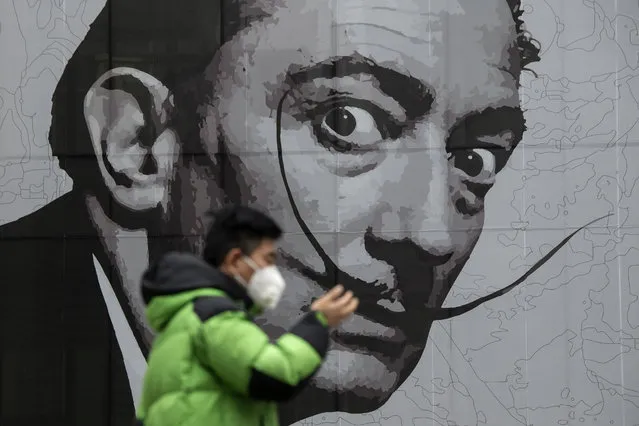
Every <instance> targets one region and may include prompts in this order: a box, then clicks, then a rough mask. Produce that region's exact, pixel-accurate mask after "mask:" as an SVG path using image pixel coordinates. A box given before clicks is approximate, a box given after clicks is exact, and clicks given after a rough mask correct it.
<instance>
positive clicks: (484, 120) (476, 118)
mask: <svg viewBox="0 0 639 426" xmlns="http://www.w3.org/2000/svg"><path fill="white" fill-rule="evenodd" d="M506 131H510V132H512V133H513V138H512V140H511V141H505V140H503V141H501V142H502V143H503V145H501V146H500V148H504V149H506V150H509V151H510V150H512V149H514V148H515V147H516V146H517V144H518V143H519V142H520V141H521V139H522V138H523V136H524V132H525V131H526V119H525V117H524V112H523V110H522V109H521V108H519V107H507V106H503V107H498V108H492V107H489V108H485V109H483V110H481V111H477V112H472V113H470V114H468V115H466V116H464V117H462V118H460V119H459V120H458V121H457V122H456V123H455V124H454V125H453V128H452V130H451V131H450V133H449V137H448V143H447V145H448V147H449V148H451V149H468V148H482V147H490V145H492V144H487V143H483V142H481V141H479V140H478V138H481V137H482V136H497V135H499V134H500V133H502V132H506ZM497 141H498V142H499V141H500V140H499V139H497ZM492 146H493V147H494V145H492Z"/></svg>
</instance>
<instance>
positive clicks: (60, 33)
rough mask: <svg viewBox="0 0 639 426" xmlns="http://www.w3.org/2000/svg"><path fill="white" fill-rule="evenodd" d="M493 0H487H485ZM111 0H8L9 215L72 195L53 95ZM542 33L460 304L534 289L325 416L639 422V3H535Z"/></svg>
mask: <svg viewBox="0 0 639 426" xmlns="http://www.w3.org/2000/svg"><path fill="white" fill-rule="evenodd" d="M478 1H479V0H478ZM103 4H104V1H103V0H0V224H2V223H6V222H10V221H12V220H14V219H17V218H19V217H21V216H24V215H26V214H28V213H30V212H32V211H34V210H36V209H38V208H40V207H42V206H44V205H45V204H47V203H49V202H51V201H52V200H54V199H55V198H57V197H59V196H60V195H62V194H64V193H65V192H67V191H68V190H69V189H70V188H71V186H72V182H71V180H70V179H69V178H68V177H67V176H66V174H65V173H64V172H62V171H61V170H60V168H59V167H58V164H57V160H55V159H52V158H51V152H50V149H49V145H48V142H47V132H48V128H49V124H50V120H51V113H50V111H51V95H52V93H53V90H54V89H55V84H56V81H57V79H58V78H59V76H60V75H61V74H62V71H63V67H64V65H65V63H66V61H67V60H68V59H69V58H70V57H71V55H72V52H73V51H74V49H75V48H76V47H77V45H78V44H79V43H80V41H81V40H82V37H84V35H85V34H86V32H87V30H88V25H89V24H90V23H91V21H92V20H93V19H94V18H95V16H96V15H97V13H98V12H99V10H100V9H101V7H102V6H103ZM524 4H525V5H526V7H525V10H526V12H527V15H526V16H525V20H526V22H527V25H528V29H529V30H530V31H531V32H532V33H533V35H534V37H535V38H536V39H537V40H539V41H540V42H541V44H542V47H543V49H542V62H541V63H539V64H533V65H532V67H533V68H534V69H535V70H536V71H537V72H538V74H539V76H538V78H535V76H534V75H532V74H524V76H523V77H522V85H523V88H522V96H523V106H524V108H525V109H527V115H526V117H527V120H528V126H529V129H530V130H529V131H528V132H527V134H526V135H525V138H524V142H522V144H520V146H519V147H518V148H517V150H516V151H515V154H514V155H513V157H512V158H511V160H510V162H509V166H508V167H507V168H506V169H505V170H504V171H502V172H501V176H500V179H498V180H497V184H496V185H495V187H494V188H493V189H492V190H491V191H490V193H489V195H488V197H487V200H486V225H485V227H484V232H483V235H482V237H481V239H480V241H479V244H478V247H477V248H476V249H475V251H474V253H473V255H472V257H471V259H470V261H469V262H468V264H467V265H466V267H465V269H464V272H463V274H462V276H460V278H459V279H458V280H457V282H456V283H455V286H454V287H453V290H452V292H451V295H450V296H449V297H448V299H447V302H446V305H451V306H452V305H459V304H462V303H464V302H467V301H469V300H471V299H475V298H477V297H479V296H481V295H484V294H487V293H488V290H489V289H492V290H495V289H496V288H498V287H503V286H505V285H507V284H509V283H510V282H511V281H512V280H513V279H514V278H516V277H518V276H519V275H521V274H522V273H523V272H524V271H525V269H526V266H530V265H532V264H533V263H534V262H535V261H536V260H537V259H539V258H540V257H541V256H543V254H545V253H546V252H547V251H548V250H549V249H550V248H551V247H552V245H554V243H556V242H558V241H559V240H560V239H562V238H563V237H564V236H565V235H566V234H567V233H568V232H569V230H570V229H574V228H576V227H578V226H580V225H582V224H584V223H586V222H588V221H589V220H591V219H592V218H595V217H597V216H601V215H604V214H606V213H608V212H609V211H613V212H614V213H615V216H614V217H613V218H612V219H611V220H610V221H609V222H608V223H606V222H603V223H600V224H597V225H596V226H595V227H592V228H590V230H589V231H586V232H584V233H581V234H580V235H578V236H577V237H575V239H573V242H571V243H570V244H569V246H567V247H566V248H564V249H562V251H561V252H560V254H558V255H557V256H555V258H553V260H552V261H551V262H550V263H548V264H546V265H545V266H544V267H543V268H542V269H541V270H540V271H538V272H537V273H535V274H534V275H533V277H532V278H531V279H529V281H528V283H527V285H526V286H525V287H522V288H521V289H519V290H515V291H513V292H512V293H510V294H508V295H506V296H503V297H501V298H498V299H497V300H495V301H492V302H490V303H487V304H486V305H483V306H481V307H480V308H477V309H476V310H474V311H472V312H471V313H468V314H466V315H463V316H462V317H460V318H457V319H454V320H451V321H443V322H440V323H438V324H435V326H434V327H433V330H432V331H431V333H430V340H429V343H428V346H427V348H426V351H425V354H424V357H423V360H422V362H421V364H420V365H419V366H418V367H417V368H416V370H415V371H414V373H413V375H412V377H411V378H410V379H409V380H407V382H406V383H405V384H404V385H403V386H402V387H401V388H400V389H399V390H398V391H397V392H396V393H395V394H394V395H393V396H392V398H391V399H390V401H389V402H388V403H387V404H386V405H385V406H384V407H383V408H382V409H380V410H378V411H375V412H373V413H371V414H367V415H344V414H340V413H330V414H324V415H319V416H316V417H315V418H313V419H312V420H306V421H303V422H300V424H308V425H310V424H314V425H322V424H325V425H329V424H330V425H334V424H340V425H388V426H395V425H415V426H420V425H445V426H450V425H481V424H488V425H498V426H506V425H511V424H512V425H519V424H527V425H535V426H546V425H555V424H559V425H597V426H603V425H624V426H625V425H639V248H638V247H639V185H637V182H638V178H639V164H638V163H639V130H638V129H637V126H636V124H637V120H638V119H639V103H638V99H639V70H637V68H638V66H639V33H638V25H637V23H638V22H639V2H638V1H636V0H617V1H613V0H602V1H600V2H591V1H587V0H583V1H582V0H547V1H540V0H538V1H536V2H534V4H535V5H534V6H533V4H532V2H524Z"/></svg>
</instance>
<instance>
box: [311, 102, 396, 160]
mask: <svg viewBox="0 0 639 426" xmlns="http://www.w3.org/2000/svg"><path fill="white" fill-rule="evenodd" d="M317 127H318V128H317V131H316V135H317V137H318V139H319V141H320V143H322V145H324V146H327V147H328V148H332V149H335V150H336V151H339V152H347V151H357V150H367V149H370V148H371V147H373V146H374V145H376V144H377V143H379V142H380V141H382V140H383V139H384V135H383V128H384V125H383V124H380V123H378V121H377V120H375V117H373V115H372V114H371V113H370V112H368V111H367V110H365V109H364V108H360V107H355V106H338V107H334V108H332V109H330V110H329V111H327V112H326V113H325V114H324V115H323V116H322V118H321V122H320V123H319V126H317Z"/></svg>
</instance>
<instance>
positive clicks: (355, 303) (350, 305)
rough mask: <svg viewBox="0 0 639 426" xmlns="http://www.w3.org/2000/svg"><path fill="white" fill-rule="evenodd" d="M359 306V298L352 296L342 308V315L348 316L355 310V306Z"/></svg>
mask: <svg viewBox="0 0 639 426" xmlns="http://www.w3.org/2000/svg"><path fill="white" fill-rule="evenodd" d="M358 306H359V299H358V298H357V297H353V298H352V299H351V300H350V302H349V303H348V304H347V305H346V306H344V307H343V308H342V315H344V316H348V315H350V314H352V313H353V312H355V310H356V309H357V307H358Z"/></svg>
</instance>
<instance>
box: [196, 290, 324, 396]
mask: <svg viewBox="0 0 639 426" xmlns="http://www.w3.org/2000/svg"><path fill="white" fill-rule="evenodd" d="M193 310H194V311H195V313H196V314H197V315H198V317H199V318H200V320H201V321H202V325H201V326H200V327H199V330H198V332H197V333H196V335H195V345H194V346H195V353H196V356H197V357H198V359H199V361H200V362H201V363H202V364H203V365H204V366H206V367H208V368H210V369H211V370H212V371H213V372H214V373H215V375H216V376H217V377H218V378H220V379H221V380H222V381H223V382H224V384H225V385H226V386H228V387H229V388H231V389H233V390H234V391H236V392H238V393H240V394H242V395H244V396H248V397H250V398H253V399H259V400H269V401H278V402H281V401H286V400H288V399H290V398H292V397H293V396H294V395H295V394H296V393H297V392H298V391H299V390H301V389H302V388H303V387H304V385H305V384H306V382H307V381H308V380H309V379H310V378H311V377H312V376H313V374H314V373H315V372H316V371H317V370H318V369H319V367H320V366H321V364H322V360H323V358H324V356H325V355H326V351H327V350H328V344H329V335H328V327H327V325H326V320H325V318H324V316H323V315H322V314H319V313H316V312H310V313H308V314H306V315H304V316H303V317H302V319H301V320H300V321H299V322H298V323H297V324H295V325H294V326H293V327H292V328H291V329H290V330H289V331H288V332H287V333H285V334H284V335H282V336H281V337H280V338H279V339H277V341H275V342H274V343H271V342H270V341H269V338H268V336H267V335H266V333H265V332H264V331H262V329H260V328H259V327H258V326H257V325H256V324H255V323H253V322H252V321H251V320H250V319H249V318H248V315H247V314H246V312H245V311H243V310H240V309H238V307H237V306H236V305H235V304H234V303H233V302H232V301H231V300H230V299H228V298H226V297H207V298H202V299H198V300H196V301H195V303H194V305H193Z"/></svg>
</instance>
